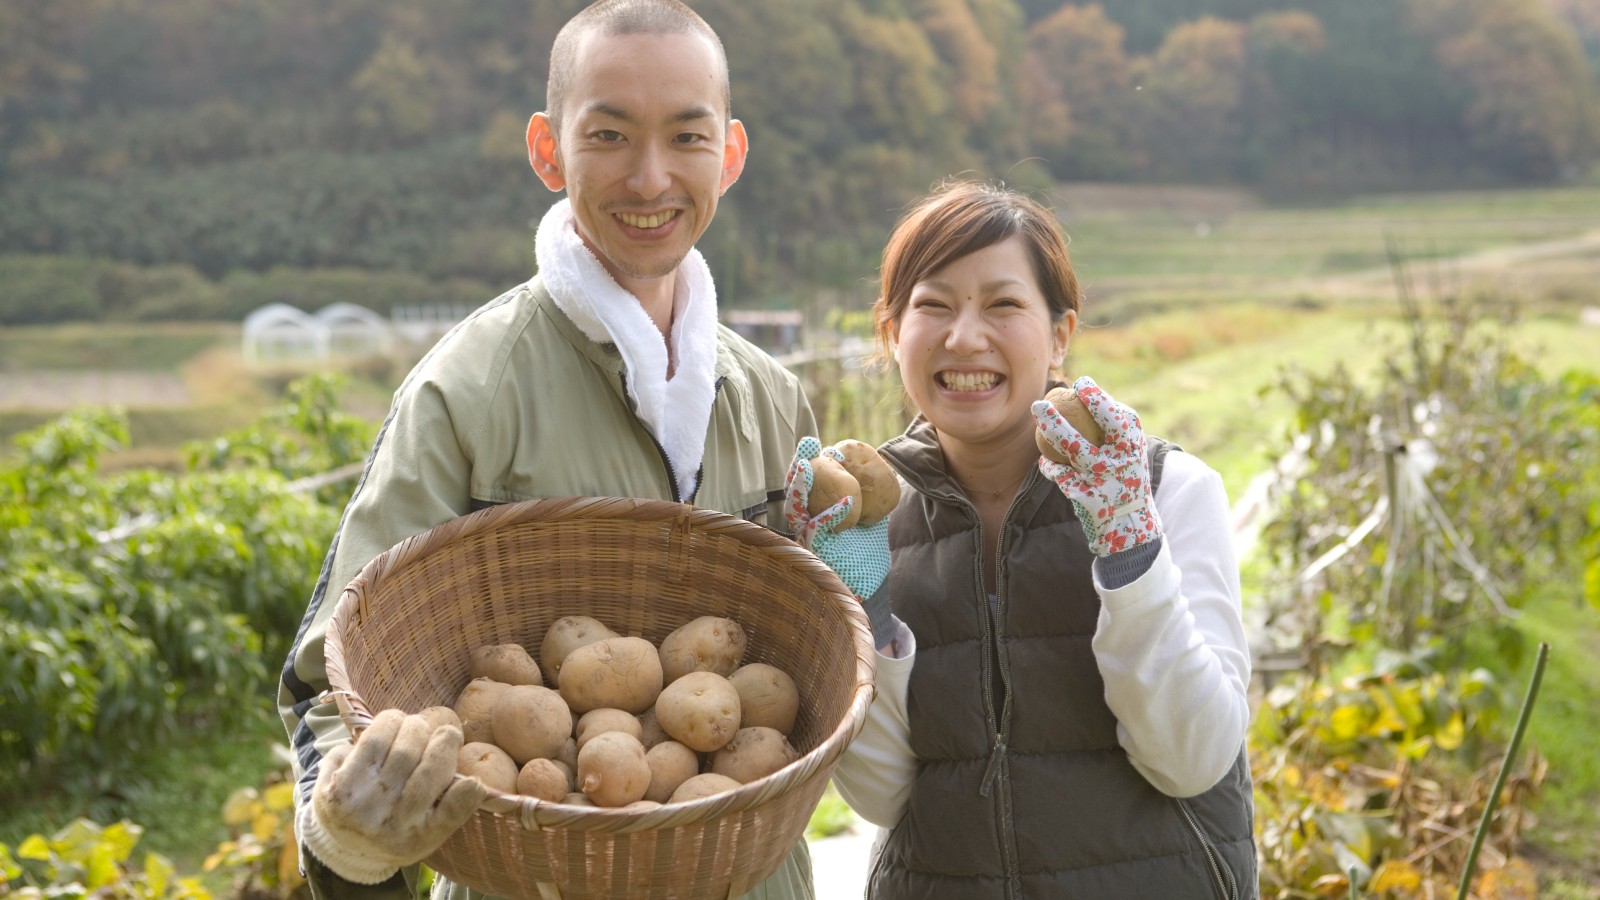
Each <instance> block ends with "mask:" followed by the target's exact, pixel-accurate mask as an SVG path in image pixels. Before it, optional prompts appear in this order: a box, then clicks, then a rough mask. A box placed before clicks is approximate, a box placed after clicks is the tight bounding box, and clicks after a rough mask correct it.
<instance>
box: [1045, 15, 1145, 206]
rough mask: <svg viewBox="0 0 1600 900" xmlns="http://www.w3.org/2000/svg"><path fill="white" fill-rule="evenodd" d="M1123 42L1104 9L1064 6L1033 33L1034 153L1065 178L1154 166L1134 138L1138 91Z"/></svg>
mask: <svg viewBox="0 0 1600 900" xmlns="http://www.w3.org/2000/svg"><path fill="white" fill-rule="evenodd" d="M1122 41H1123V32H1122V27H1121V26H1120V25H1118V24H1116V23H1115V22H1113V21H1111V19H1110V18H1109V17H1107V16H1106V12H1105V8H1104V7H1103V6H1101V5H1099V4H1094V5H1092V6H1063V7H1061V9H1059V10H1058V11H1057V12H1056V13H1055V14H1053V15H1051V16H1049V17H1047V18H1045V19H1042V20H1040V21H1038V22H1036V23H1034V25H1033V27H1031V28H1029V29H1028V50H1027V54H1026V56H1024V57H1023V71H1024V73H1025V77H1024V80H1023V85H1022V102H1023V106H1024V107H1025V109H1026V110H1027V114H1026V116H1025V120H1026V122H1027V135H1028V142H1029V148H1030V150H1031V151H1032V152H1033V153H1035V154H1037V155H1039V156H1041V157H1043V158H1044V160H1045V163H1046V165H1048V166H1049V167H1050V170H1051V171H1052V172H1054V173H1055V174H1057V175H1058V176H1060V177H1062V178H1105V177H1118V176H1125V175H1128V174H1130V173H1132V172H1137V171H1139V170H1141V169H1142V168H1143V167H1144V165H1145V164H1146V158H1145V155H1144V150H1143V148H1142V147H1140V146H1137V145H1135V144H1134V142H1133V141H1132V140H1130V136H1129V131H1128V125H1129V120H1128V110H1129V105H1130V103H1131V101H1132V93H1133V88H1132V84H1131V83H1130V68H1131V63H1130V61H1129V59H1128V57H1127V54H1126V53H1124V52H1123V46H1122Z"/></svg>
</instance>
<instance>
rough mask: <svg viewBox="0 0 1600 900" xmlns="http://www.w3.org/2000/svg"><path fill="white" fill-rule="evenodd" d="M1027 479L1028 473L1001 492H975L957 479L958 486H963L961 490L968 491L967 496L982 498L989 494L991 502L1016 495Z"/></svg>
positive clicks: (1000, 490)
mask: <svg viewBox="0 0 1600 900" xmlns="http://www.w3.org/2000/svg"><path fill="white" fill-rule="evenodd" d="M1027 477H1028V473H1027V472H1023V473H1022V474H1021V475H1018V476H1017V479H1016V480H1015V481H1013V482H1011V483H1010V484H1009V485H1007V486H1005V487H1003V488H1000V489H999V490H993V491H991V490H981V491H979V490H973V489H972V488H970V487H968V486H967V483H966V482H964V481H962V480H961V479H959V478H957V479H956V484H959V485H961V489H962V490H963V491H966V492H967V495H968V496H969V497H976V496H981V495H984V494H987V495H988V496H989V499H991V500H999V499H1001V498H1002V497H1004V496H1006V495H1007V494H1014V493H1016V490H1017V487H1018V486H1019V485H1021V484H1022V479H1024V478H1027Z"/></svg>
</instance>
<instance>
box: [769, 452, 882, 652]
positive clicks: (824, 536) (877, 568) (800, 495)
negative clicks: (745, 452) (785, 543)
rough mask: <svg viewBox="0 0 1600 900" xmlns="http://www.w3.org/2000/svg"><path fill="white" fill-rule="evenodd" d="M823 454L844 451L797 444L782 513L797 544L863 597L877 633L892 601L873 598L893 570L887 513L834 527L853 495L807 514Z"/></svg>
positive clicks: (840, 519) (848, 510)
mask: <svg viewBox="0 0 1600 900" xmlns="http://www.w3.org/2000/svg"><path fill="white" fill-rule="evenodd" d="M823 453H828V455H829V456H832V457H833V458H835V459H839V460H840V462H843V460H842V459H840V455H839V453H838V452H837V451H835V450H833V448H831V447H830V448H828V450H823V449H822V444H821V442H819V441H818V440H817V439H816V438H814V437H805V438H802V439H801V440H800V446H799V447H797V448H795V452H794V461H793V462H791V463H790V464H789V475H788V478H787V479H786V481H785V483H784V494H785V498H786V499H785V504H784V515H785V517H786V518H787V519H788V521H789V527H790V528H791V529H793V530H794V539H795V542H796V543H798V544H800V546H802V547H806V548H809V549H810V550H811V552H812V553H815V554H816V555H817V558H818V559H820V560H822V561H823V562H824V563H826V564H827V566H828V568H830V569H832V570H833V571H834V573H835V574H836V575H838V576H839V579H840V580H841V581H843V582H844V584H845V587H848V588H849V589H850V590H851V591H852V592H854V593H855V595H856V597H858V598H860V600H861V606H862V608H863V609H864V610H866V613H867V618H868V619H869V620H871V623H872V632H873V634H874V636H879V635H880V627H883V628H886V627H887V623H888V620H889V599H888V597H878V598H877V601H878V602H876V603H874V602H873V599H874V596H875V595H877V594H878V588H880V587H882V586H883V579H884V577H885V576H887V575H888V574H889V519H890V517H889V516H884V517H883V519H882V520H881V521H879V522H878V523H877V524H875V525H871V526H869V527H865V528H863V527H856V528H846V529H844V530H843V531H835V530H834V529H835V527H836V526H837V525H838V523H839V522H840V521H842V520H843V519H844V518H845V516H847V515H849V514H850V508H851V504H852V502H853V501H852V499H851V498H849V497H845V498H844V499H843V500H840V501H839V502H838V503H835V504H834V505H832V506H830V507H828V508H827V509H825V510H823V511H822V512H820V513H818V514H817V515H815V516H812V515H810V514H809V513H807V512H806V506H807V501H808V500H809V499H810V497H811V479H812V470H811V460H813V459H816V458H817V457H818V456H820V455H821V454H823Z"/></svg>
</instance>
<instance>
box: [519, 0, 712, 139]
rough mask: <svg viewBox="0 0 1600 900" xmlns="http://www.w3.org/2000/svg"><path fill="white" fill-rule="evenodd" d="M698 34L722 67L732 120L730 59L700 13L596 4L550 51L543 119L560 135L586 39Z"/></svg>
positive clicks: (607, 0) (675, 7) (641, 0)
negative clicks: (579, 54)
mask: <svg viewBox="0 0 1600 900" xmlns="http://www.w3.org/2000/svg"><path fill="white" fill-rule="evenodd" d="M593 33H599V34H608V35H621V34H698V35H700V36H702V37H704V38H705V39H706V40H708V41H710V42H711V46H712V47H714V48H715V49H716V54H717V60H718V62H719V63H720V64H721V67H722V113H723V116H724V118H731V117H732V109H733V99H732V95H731V93H730V90H729V87H728V55H727V53H726V51H724V50H723V48H722V40H721V39H720V38H718V37H717V33H716V32H715V31H713V30H711V26H710V25H707V24H706V21H705V20H704V19H702V18H700V16H699V14H698V13H696V12H695V11H694V10H692V9H690V8H689V7H687V6H684V5H683V4H682V3H680V2H679V0H599V2H598V3H595V4H593V5H591V6H588V7H587V8H585V9H584V10H583V11H582V12H580V13H578V14H577V15H576V16H573V17H572V19H571V20H570V21H568V22H567V24H566V25H564V26H563V27H562V29H561V31H560V32H559V33H558V34H557V35H556V42H555V46H553V47H552V48H551V49H550V80H549V82H548V84H547V85H546V87H545V115H547V116H549V117H550V126H551V128H552V130H554V131H557V132H559V131H560V129H561V118H562V113H563V112H564V109H563V107H564V106H565V105H566V102H567V89H568V86H569V84H570V81H571V75H572V70H573V69H574V68H575V67H576V66H577V63H578V50H579V47H580V46H581V45H582V44H583V39H584V38H585V37H587V36H588V35H590V34H593Z"/></svg>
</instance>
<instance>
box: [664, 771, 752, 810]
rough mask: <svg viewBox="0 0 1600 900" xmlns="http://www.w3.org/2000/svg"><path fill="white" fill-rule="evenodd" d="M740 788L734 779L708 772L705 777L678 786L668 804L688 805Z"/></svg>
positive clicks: (701, 776)
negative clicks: (703, 798)
mask: <svg viewBox="0 0 1600 900" xmlns="http://www.w3.org/2000/svg"><path fill="white" fill-rule="evenodd" d="M738 787H739V782H737V781H734V780H733V779H732V778H729V777H728V776H726V775H718V774H716V773H715V772H706V773H705V774H703V775H696V776H694V777H693V778H691V779H689V780H688V781H685V782H684V783H683V784H680V785H678V789H677V790H675V791H673V792H672V797H671V798H669V799H668V800H667V802H668V803H687V802H689V801H690V800H699V799H700V798H702V797H710V796H711V795H713V794H720V793H722V792H723V791H732V790H736V789H737V788H738Z"/></svg>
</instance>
